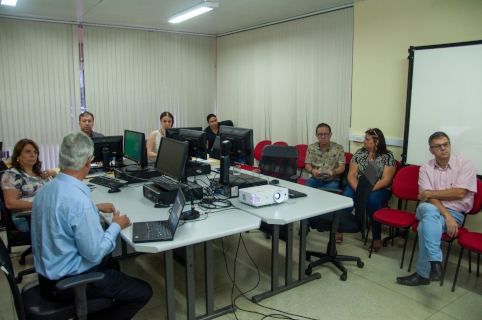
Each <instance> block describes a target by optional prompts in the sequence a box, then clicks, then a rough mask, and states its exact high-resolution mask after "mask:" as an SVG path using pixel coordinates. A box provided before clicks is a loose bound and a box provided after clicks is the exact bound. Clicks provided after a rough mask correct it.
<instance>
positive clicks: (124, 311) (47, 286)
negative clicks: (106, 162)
mask: <svg viewBox="0 0 482 320" xmlns="http://www.w3.org/2000/svg"><path fill="white" fill-rule="evenodd" d="M93 151H94V143H93V142H92V140H91V139H90V138H89V137H88V136H87V135H86V134H85V133H83V132H81V131H77V132H73V133H70V134H68V135H67V136H65V137H64V139H63V141H62V144H61V146H60V153H59V167H60V173H59V174H58V175H57V177H56V178H55V179H54V180H53V181H51V182H50V183H48V184H46V185H45V187H47V188H42V189H41V191H42V192H38V193H37V196H36V197H35V200H34V202H33V208H32V231H31V232H32V251H33V254H34V260H35V269H36V271H37V273H38V274H39V283H40V288H41V290H42V294H43V295H45V296H47V297H48V298H50V299H54V300H60V301H73V299H74V293H73V290H72V289H68V290H65V291H59V290H58V289H57V288H56V287H55V286H56V284H57V282H58V281H60V280H62V279H64V278H67V277H71V276H75V275H78V274H82V273H91V272H102V273H104V275H105V277H104V279H103V280H100V281H96V282H93V283H90V284H88V285H87V298H96V297H106V298H112V299H115V302H114V304H113V306H112V307H111V308H108V309H106V310H103V311H101V312H98V313H96V314H93V315H89V319H91V318H96V319H97V318H98V319H103V320H106V319H131V318H132V317H133V316H134V315H135V314H136V313H137V312H138V311H139V310H140V309H141V308H142V307H143V306H144V305H145V304H146V303H147V302H148V301H149V300H150V299H151V297H152V288H151V286H150V285H149V284H148V283H146V282H145V281H143V280H140V279H137V278H133V277H130V276H128V275H126V274H124V273H122V272H120V266H119V264H118V263H117V261H114V260H112V259H111V258H110V255H109V253H111V252H112V250H114V248H115V240H116V237H117V235H118V234H119V232H120V231H121V230H122V229H124V228H126V227H128V226H130V225H131V222H130V220H129V218H128V217H127V216H126V215H123V216H120V213H119V211H117V212H116V211H115V208H114V205H113V204H111V203H101V204H98V205H94V204H93V203H92V201H91V200H90V189H89V187H87V185H86V184H84V183H83V182H82V180H83V179H84V178H85V176H86V175H87V174H88V173H89V169H90V164H91V161H92V157H91V156H92V153H93ZM99 210H100V211H102V212H105V213H114V217H113V219H112V223H111V224H110V226H109V228H108V229H107V230H106V231H104V230H103V229H102V226H101V225H100V220H99Z"/></svg>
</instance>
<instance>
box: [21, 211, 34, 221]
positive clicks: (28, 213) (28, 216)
mask: <svg viewBox="0 0 482 320" xmlns="http://www.w3.org/2000/svg"><path fill="white" fill-rule="evenodd" d="M31 216H32V211H26V212H20V213H19V214H18V215H17V218H26V219H30V217H31Z"/></svg>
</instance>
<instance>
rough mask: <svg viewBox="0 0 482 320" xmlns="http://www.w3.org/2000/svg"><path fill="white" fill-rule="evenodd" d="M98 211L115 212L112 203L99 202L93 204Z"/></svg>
mask: <svg viewBox="0 0 482 320" xmlns="http://www.w3.org/2000/svg"><path fill="white" fill-rule="evenodd" d="M95 206H96V207H97V209H99V211H100V212H104V213H112V212H115V207H114V205H113V204H112V203H99V204H96V205H95Z"/></svg>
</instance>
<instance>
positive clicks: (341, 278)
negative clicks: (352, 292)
mask: <svg viewBox="0 0 482 320" xmlns="http://www.w3.org/2000/svg"><path fill="white" fill-rule="evenodd" d="M346 278H347V275H346V273H343V274H342V275H341V276H340V280H341V281H346Z"/></svg>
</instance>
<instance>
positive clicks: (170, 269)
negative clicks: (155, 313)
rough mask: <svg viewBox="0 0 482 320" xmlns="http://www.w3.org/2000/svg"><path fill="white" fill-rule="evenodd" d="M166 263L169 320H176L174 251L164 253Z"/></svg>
mask: <svg viewBox="0 0 482 320" xmlns="http://www.w3.org/2000/svg"><path fill="white" fill-rule="evenodd" d="M164 263H165V269H166V300H167V319H168V320H174V319H176V300H175V296H174V258H173V255H172V250H169V251H165V252H164Z"/></svg>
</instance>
